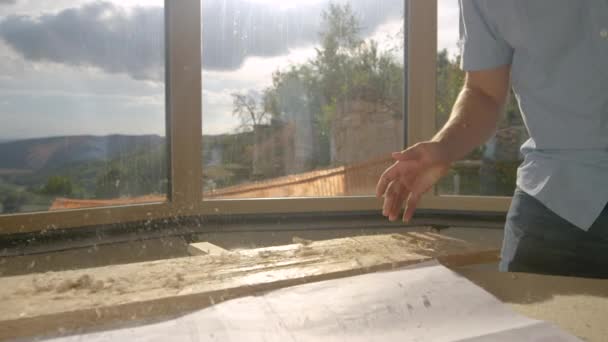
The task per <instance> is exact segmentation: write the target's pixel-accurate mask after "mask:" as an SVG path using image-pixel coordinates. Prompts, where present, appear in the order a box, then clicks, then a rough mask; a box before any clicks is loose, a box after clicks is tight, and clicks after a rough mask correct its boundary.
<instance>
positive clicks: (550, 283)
mask: <svg viewBox="0 0 608 342" xmlns="http://www.w3.org/2000/svg"><path fill="white" fill-rule="evenodd" d="M497 268H498V267H497V265H495V264H493V265H476V266H466V267H459V268H455V269H454V270H455V271H456V272H457V273H459V274H460V275H462V276H464V277H465V278H467V279H469V280H470V281H472V282H473V283H475V284H476V285H478V286H480V287H481V288H483V289H485V290H486V291H488V292H489V293H491V294H493V295H494V296H496V298H498V299H499V300H500V301H502V302H503V303H507V304H509V305H510V306H511V307H512V308H513V309H514V310H515V311H517V312H519V313H521V314H523V315H525V316H528V317H530V318H533V319H539V320H543V321H547V322H551V323H553V324H555V325H556V326H558V327H560V328H561V329H563V330H564V331H567V332H569V333H571V334H573V335H575V336H578V337H580V338H581V339H583V340H584V341H589V342H605V341H608V279H586V278H575V277H558V276H548V275H538V274H524V273H502V272H498V270H497Z"/></svg>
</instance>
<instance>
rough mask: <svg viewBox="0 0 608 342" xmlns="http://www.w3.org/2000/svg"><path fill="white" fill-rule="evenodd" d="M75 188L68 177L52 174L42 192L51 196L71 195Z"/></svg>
mask: <svg viewBox="0 0 608 342" xmlns="http://www.w3.org/2000/svg"><path fill="white" fill-rule="evenodd" d="M73 189H74V187H73V185H72V181H71V180H70V179H69V178H68V177H64V176H52V177H50V178H49V179H48V180H47V182H46V185H45V186H44V188H43V189H42V193H44V194H45V195H49V196H70V195H71V194H72V192H73Z"/></svg>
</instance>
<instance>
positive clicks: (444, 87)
mask: <svg viewBox="0 0 608 342" xmlns="http://www.w3.org/2000/svg"><path fill="white" fill-rule="evenodd" d="M459 15H460V10H459V5H458V0H439V3H438V30H437V34H438V50H437V96H436V99H437V100H436V107H437V109H436V119H435V120H436V128H437V129H439V128H441V127H442V126H443V125H444V124H445V122H446V121H447V119H448V118H449V115H450V111H451V108H452V105H453V104H454V102H455V101H456V97H457V96H458V93H459V91H460V89H461V87H462V85H463V82H464V72H463V71H462V70H461V69H460V57H461V49H460V44H459V41H460V20H459ZM527 138H528V137H527V131H526V129H525V127H524V123H523V120H522V117H521V114H520V112H519V108H518V106H517V103H516V101H515V97H514V96H511V98H510V101H509V103H508V104H507V106H506V108H505V111H504V114H503V118H502V120H501V121H500V123H499V126H498V131H497V132H496V134H495V135H494V136H493V137H492V138H491V139H490V140H489V141H488V142H486V143H485V144H484V145H482V146H480V147H479V148H477V149H475V150H474V151H473V152H472V153H471V154H469V155H468V156H467V157H465V158H464V159H463V160H461V161H458V162H456V163H455V164H454V167H453V168H452V170H450V173H449V174H448V176H447V177H445V178H444V179H443V180H442V181H441V182H440V183H439V185H438V186H437V188H436V191H437V193H438V194H439V195H467V196H471V195H482V196H511V195H512V194H513V191H514V190H515V176H516V170H517V167H518V166H519V164H520V163H521V155H520V152H519V147H520V146H521V144H522V143H523V142H524V141H525V140H526V139H527Z"/></svg>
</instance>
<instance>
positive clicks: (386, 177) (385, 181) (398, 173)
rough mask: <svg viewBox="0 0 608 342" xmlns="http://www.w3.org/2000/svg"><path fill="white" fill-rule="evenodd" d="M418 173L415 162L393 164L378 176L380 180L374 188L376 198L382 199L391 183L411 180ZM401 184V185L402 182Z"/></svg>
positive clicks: (417, 166)
mask: <svg viewBox="0 0 608 342" xmlns="http://www.w3.org/2000/svg"><path fill="white" fill-rule="evenodd" d="M419 172H420V165H419V164H418V163H417V162H397V163H395V164H393V165H392V166H390V167H389V168H388V169H386V171H384V173H383V174H382V176H380V180H379V181H378V185H377V186H376V196H377V197H382V196H383V195H384V194H385V193H386V189H387V188H388V186H389V184H391V182H393V181H396V180H400V179H411V178H412V177H413V178H416V177H417V174H418V173H419ZM401 182H402V183H403V181H401Z"/></svg>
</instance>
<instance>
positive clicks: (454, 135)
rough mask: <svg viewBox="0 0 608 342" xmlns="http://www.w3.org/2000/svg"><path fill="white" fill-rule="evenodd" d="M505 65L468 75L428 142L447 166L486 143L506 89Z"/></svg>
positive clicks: (502, 102)
mask: <svg viewBox="0 0 608 342" xmlns="http://www.w3.org/2000/svg"><path fill="white" fill-rule="evenodd" d="M510 71H511V67H510V66H509V65H504V66H501V67H498V68H496V69H491V70H483V71H470V72H467V74H466V79H465V84H464V86H463V88H462V90H461V92H460V95H459V96H458V99H457V100H456V103H455V104H454V107H453V109H452V113H451V115H450V119H449V120H448V122H447V123H446V124H445V126H444V127H443V128H442V129H441V130H440V131H439V132H438V133H437V134H436V135H435V137H434V138H433V139H432V141H434V142H437V143H439V144H440V145H441V146H442V150H443V151H444V153H445V158H446V159H447V161H449V162H455V161H457V160H459V159H461V158H463V157H464V156H466V155H467V154H468V153H469V152H471V151H472V150H473V149H474V148H475V147H477V146H479V145H481V144H483V143H484V142H486V141H487V140H488V139H489V138H490V137H491V136H492V134H494V132H495V131H496V126H497V124H498V121H499V120H500V117H501V114H502V111H503V108H504V106H505V104H506V101H507V99H508V94H509V88H510Z"/></svg>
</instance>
